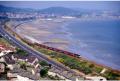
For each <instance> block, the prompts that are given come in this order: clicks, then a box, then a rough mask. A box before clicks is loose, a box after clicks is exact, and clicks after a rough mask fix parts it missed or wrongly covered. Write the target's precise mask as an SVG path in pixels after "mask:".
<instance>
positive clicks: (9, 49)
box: [0, 44, 15, 57]
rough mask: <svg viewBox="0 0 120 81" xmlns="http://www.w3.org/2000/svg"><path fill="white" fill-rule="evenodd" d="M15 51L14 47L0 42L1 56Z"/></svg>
mask: <svg viewBox="0 0 120 81" xmlns="http://www.w3.org/2000/svg"><path fill="white" fill-rule="evenodd" d="M14 51H15V48H14V47H8V46H5V45H1V44H0V57H2V56H4V55H6V54H9V53H12V52H14Z"/></svg>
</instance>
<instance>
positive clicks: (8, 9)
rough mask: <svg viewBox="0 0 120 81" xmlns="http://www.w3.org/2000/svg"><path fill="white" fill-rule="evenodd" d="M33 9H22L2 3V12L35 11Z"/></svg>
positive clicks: (0, 9)
mask: <svg viewBox="0 0 120 81" xmlns="http://www.w3.org/2000/svg"><path fill="white" fill-rule="evenodd" d="M34 11H35V10H33V9H27V8H25V9H22V8H14V7H6V6H3V5H0V12H34Z"/></svg>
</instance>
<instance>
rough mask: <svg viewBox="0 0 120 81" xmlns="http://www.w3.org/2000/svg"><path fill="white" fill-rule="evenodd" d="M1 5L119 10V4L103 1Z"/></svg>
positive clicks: (35, 2)
mask: <svg viewBox="0 0 120 81" xmlns="http://www.w3.org/2000/svg"><path fill="white" fill-rule="evenodd" d="M0 4H1V5H5V6H11V7H20V8H35V9H42V8H47V7H52V6H63V7H68V8H76V9H77V8H82V9H93V10H94V9H97V10H104V9H105V10H120V1H119V2H110V1H109V2H108V1H107V2H105V1H98V2H97V1H92V2H88V1H85V2H83V1H26V2H24V1H7V2H0Z"/></svg>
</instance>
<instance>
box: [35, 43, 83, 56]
mask: <svg viewBox="0 0 120 81" xmlns="http://www.w3.org/2000/svg"><path fill="white" fill-rule="evenodd" d="M35 45H37V46H39V47H42V48H45V49H49V50H52V51H55V52H59V53H63V54H66V55H69V56H72V57H75V58H80V57H81V56H80V55H79V54H76V53H72V52H68V51H65V50H61V49H58V48H53V47H49V46H47V45H44V44H38V43H35Z"/></svg>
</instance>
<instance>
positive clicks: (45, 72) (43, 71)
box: [40, 68, 48, 77]
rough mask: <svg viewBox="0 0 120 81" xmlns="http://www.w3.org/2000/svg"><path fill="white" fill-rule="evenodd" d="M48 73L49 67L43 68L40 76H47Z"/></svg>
mask: <svg viewBox="0 0 120 81" xmlns="http://www.w3.org/2000/svg"><path fill="white" fill-rule="evenodd" d="M47 73H48V69H47V68H44V69H41V71H40V76H41V77H45V76H47Z"/></svg>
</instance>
